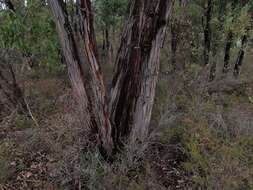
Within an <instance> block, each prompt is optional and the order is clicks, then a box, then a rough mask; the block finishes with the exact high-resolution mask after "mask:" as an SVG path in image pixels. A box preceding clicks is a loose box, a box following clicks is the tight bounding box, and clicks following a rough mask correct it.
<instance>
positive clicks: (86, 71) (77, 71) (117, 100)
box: [48, 0, 170, 155]
mask: <svg viewBox="0 0 253 190" xmlns="http://www.w3.org/2000/svg"><path fill="white" fill-rule="evenodd" d="M48 2H49V6H50V8H51V11H52V13H53V16H54V20H55V23H56V28H57V31H58V35H59V38H60V42H61V46H62V50H63V54H64V57H65V60H66V63H67V66H68V71H69V76H70V80H71V83H72V86H73V89H74V91H75V94H76V97H77V101H78V103H79V105H80V107H81V111H82V113H83V120H84V122H85V123H86V124H87V126H86V127H90V128H92V129H96V130H97V133H98V134H99V139H100V145H101V147H102V150H105V152H106V154H107V155H111V154H112V150H113V149H114V148H115V146H117V143H119V142H122V141H121V139H120V138H121V137H126V135H128V134H129V133H130V131H131V132H132V134H133V136H134V137H139V139H143V137H144V136H145V135H146V134H147V130H148V126H149V122H150V118H151V112H152V106H153V102H154V95H155V87H156V83H157V77H158V70H159V55H160V49H161V47H162V44H163V40H164V36H165V28H166V23H167V20H168V15H169V8H170V0H131V1H130V5H129V17H128V20H127V22H126V24H125V29H124V32H123V36H122V39H121V45H120V49H119V51H118V56H117V61H116V68H115V73H114V79H113V84H112V94H111V95H112V97H111V101H110V111H111V112H108V105H107V101H106V90H105V86H104V80H103V77H102V73H101V69H100V65H99V62H98V56H97V47H96V41H95V36H94V34H95V33H94V29H93V17H92V12H91V2H90V1H89V0H78V1H76V3H77V11H76V12H77V15H76V20H75V23H74V24H71V23H70V22H69V20H68V13H67V11H66V10H65V8H64V2H63V0H49V1H48ZM109 117H110V119H111V121H110V120H109ZM112 126H113V127H112ZM113 141H114V143H113ZM117 148H118V146H117Z"/></svg>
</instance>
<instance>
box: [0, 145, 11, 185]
mask: <svg viewBox="0 0 253 190" xmlns="http://www.w3.org/2000/svg"><path fill="white" fill-rule="evenodd" d="M13 146H14V144H13V142H12V141H10V140H2V141H0V184H1V182H4V181H5V180H6V179H7V178H8V177H10V176H11V174H12V172H13V171H12V170H11V169H10V154H11V150H12V148H13Z"/></svg>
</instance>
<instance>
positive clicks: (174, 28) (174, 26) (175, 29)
mask: <svg viewBox="0 0 253 190" xmlns="http://www.w3.org/2000/svg"><path fill="white" fill-rule="evenodd" d="M179 25H180V23H179V22H177V20H176V19H174V20H173V21H172V23H171V28H170V29H171V65H172V67H173V70H175V69H176V67H177V66H176V65H177V47H178V41H179V32H180V31H179Z"/></svg>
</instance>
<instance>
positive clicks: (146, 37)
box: [110, 0, 171, 142]
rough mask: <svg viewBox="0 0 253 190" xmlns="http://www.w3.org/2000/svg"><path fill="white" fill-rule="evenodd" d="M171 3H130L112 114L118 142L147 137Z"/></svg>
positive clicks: (135, 0)
mask: <svg viewBox="0 0 253 190" xmlns="http://www.w3.org/2000/svg"><path fill="white" fill-rule="evenodd" d="M170 4H171V1H170V0H148V1H146V0H131V1H130V6H129V10H128V11H129V17H128V20H127V23H126V24H125V27H124V31H123V35H122V39H121V45H120V48H119V51H118V55H117V58H116V64H115V67H116V68H115V73H114V78H113V81H112V89H111V100H110V111H111V112H110V113H111V121H112V123H113V125H114V126H115V127H116V130H115V131H114V135H115V136H114V137H115V139H116V141H117V142H120V141H121V140H122V138H123V139H124V137H126V136H128V135H129V134H130V132H131V137H132V139H133V140H136V139H139V140H143V139H144V138H145V136H146V135H147V132H148V128H149V123H150V119H151V112H152V107H153V103H154V96H155V88H156V83H157V78H158V71H159V57H160V49H161V47H162V45H163V41H164V36H165V29H166V23H167V20H168V16H169V9H170Z"/></svg>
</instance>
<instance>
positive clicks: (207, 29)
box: [204, 0, 213, 65]
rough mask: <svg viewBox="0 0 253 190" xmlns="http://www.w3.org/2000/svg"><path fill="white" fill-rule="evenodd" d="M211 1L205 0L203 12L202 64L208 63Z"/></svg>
mask: <svg viewBox="0 0 253 190" xmlns="http://www.w3.org/2000/svg"><path fill="white" fill-rule="evenodd" d="M212 4H213V2H212V0H207V7H206V11H205V19H206V22H205V28H204V63H205V65H207V64H208V63H209V56H210V49H211V26H210V22H211V17H212V15H211V13H212Z"/></svg>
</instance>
